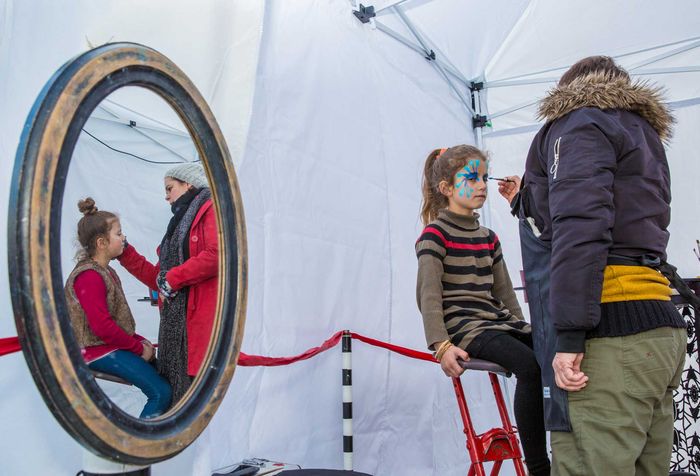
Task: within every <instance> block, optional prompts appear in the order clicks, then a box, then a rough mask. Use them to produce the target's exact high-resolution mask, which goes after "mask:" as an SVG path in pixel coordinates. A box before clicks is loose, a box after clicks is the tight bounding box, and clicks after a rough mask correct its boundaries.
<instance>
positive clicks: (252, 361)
mask: <svg viewBox="0 0 700 476" xmlns="http://www.w3.org/2000/svg"><path fill="white" fill-rule="evenodd" d="M350 335H351V336H352V338H353V339H357V340H359V341H362V342H364V343H366V344H369V345H373V346H375V347H381V348H383V349H387V350H390V351H391V352H396V353H397V354H401V355H404V356H406V357H410V358H412V359H419V360H426V361H428V362H437V361H436V360H435V359H434V358H433V356H432V355H431V354H429V353H427V352H419V351H417V350H414V349H409V348H408V347H401V346H399V345H394V344H389V343H387V342H382V341H380V340H376V339H372V338H370V337H365V336H363V335H362V334H357V333H355V332H351V333H350ZM342 336H343V331H338V332H336V333H335V334H333V335H332V336H331V337H330V338H329V339H327V340H326V341H325V342H323V344H321V345H319V346H318V347H312V348H311V349H309V350H307V351H306V352H302V353H301V354H299V355H294V356H290V357H265V356H263V355H249V354H246V353H244V352H241V353H240V355H239V357H238V365H240V366H242V367H277V366H280V365H289V364H293V363H294V362H299V361H301V360H306V359H310V358H311V357H313V356H315V355H318V354H320V353H321V352H325V351H326V350H328V349H330V348H332V347H335V346H336V345H338V342H340V338H341V337H342ZM155 345H157V344H155ZM21 349H22V348H21V347H20V345H19V339H18V338H17V337H4V338H0V356H3V355H6V354H11V353H13V352H18V351H20V350H21Z"/></svg>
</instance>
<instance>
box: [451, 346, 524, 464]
mask: <svg viewBox="0 0 700 476" xmlns="http://www.w3.org/2000/svg"><path fill="white" fill-rule="evenodd" d="M459 364H460V365H461V366H462V368H464V369H467V370H483V371H486V372H488V373H489V378H490V379H491V387H492V389H493V396H494V398H495V399H496V405H497V406H498V413H499V415H500V416H501V422H502V423H503V428H492V429H490V430H489V431H487V432H486V433H482V434H480V435H477V434H476V432H475V431H474V426H473V425H472V419H471V417H470V416H469V407H468V406H467V399H466V398H465V396H464V389H463V388H462V381H461V380H460V379H459V377H453V378H452V385H453V386H454V389H455V394H456V395H457V405H459V412H460V413H461V414H462V422H463V423H464V434H465V435H467V450H468V451H469V457H470V458H471V465H470V466H469V473H468V475H467V476H486V472H485V470H484V463H485V462H487V461H493V468H491V476H495V475H497V474H498V473H499V472H500V471H501V465H502V464H503V461H505V460H512V461H513V465H514V466H515V474H517V475H518V476H525V467H524V466H523V461H522V452H521V451H520V442H519V441H518V437H517V434H516V433H517V431H516V430H515V428H513V425H511V424H510V418H509V417H508V410H507V408H506V402H505V400H503V394H502V393H501V385H500V384H499V383H498V377H497V375H496V374H502V375H505V376H506V377H510V375H511V374H510V372H508V371H507V370H506V369H504V368H503V367H501V366H500V365H498V364H494V363H493V362H489V361H487V360H480V359H470V360H469V361H468V362H464V361H462V360H460V361H459Z"/></svg>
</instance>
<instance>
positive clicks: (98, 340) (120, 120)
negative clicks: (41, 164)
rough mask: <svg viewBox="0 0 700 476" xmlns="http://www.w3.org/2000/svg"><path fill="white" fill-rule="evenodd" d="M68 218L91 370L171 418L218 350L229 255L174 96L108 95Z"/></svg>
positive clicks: (88, 142) (110, 388) (77, 315)
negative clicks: (220, 296) (222, 257)
mask: <svg viewBox="0 0 700 476" xmlns="http://www.w3.org/2000/svg"><path fill="white" fill-rule="evenodd" d="M61 217H62V218H61V230H60V236H61V266H62V272H63V283H64V285H65V295H66V301H67V304H68V309H69V312H70V317H71V325H72V330H73V334H74V336H75V339H76V341H77V345H78V347H79V348H80V350H81V353H82V356H83V360H84V362H85V364H86V365H87V366H88V367H89V369H90V372H85V373H84V375H88V376H89V375H92V377H94V378H95V379H96V382H97V383H98V385H99V387H100V388H101V389H102V391H103V392H104V393H105V394H106V395H107V396H108V397H109V398H110V399H111V401H112V402H114V403H115V404H116V405H117V406H118V407H119V408H121V409H122V410H123V411H124V412H126V413H128V414H129V415H131V416H133V417H136V418H145V419H151V418H156V417H158V416H160V415H163V414H166V413H167V412H168V410H169V409H171V408H172V407H173V406H174V405H176V404H177V402H178V401H179V400H180V399H181V398H182V396H183V395H184V394H185V393H186V391H187V390H188V389H189V388H190V386H191V384H192V382H193V380H194V378H195V377H196V375H197V373H198V372H199V371H200V369H201V368H202V364H203V362H204V360H205V358H206V356H207V348H208V346H209V342H210V338H211V335H212V327H213V324H214V319H215V312H216V305H217V292H218V276H217V275H218V272H219V253H218V246H217V245H218V244H217V239H218V238H217V223H216V210H215V207H214V204H213V203H212V197H211V190H210V188H209V183H208V179H207V175H206V173H205V172H204V169H203V167H202V162H201V160H200V157H199V156H198V153H197V148H196V147H195V144H194V142H193V140H192V137H191V136H190V134H189V132H188V131H187V128H186V127H185V125H184V124H183V122H182V120H181V119H180V117H179V116H178V115H177V113H176V112H175V111H174V110H173V109H172V108H171V107H170V105H169V104H168V103H167V102H166V101H165V100H164V99H163V98H161V97H160V96H159V95H158V94H156V93H154V92H152V91H150V90H148V89H145V88H141V87H138V86H127V87H123V88H121V89H118V90H116V91H114V92H113V93H111V94H110V95H109V96H107V97H106V98H104V99H102V101H101V102H100V103H99V105H98V106H97V107H96V108H95V109H94V110H93V111H92V113H91V115H90V116H89V118H88V119H87V121H86V122H85V124H84V126H83V128H82V131H81V133H80V136H79V139H78V142H77V143H76V146H75V148H74V151H73V155H72V158H71V161H70V166H69V169H68V174H67V177H66V183H65V190H64V194H63V202H62V210H61Z"/></svg>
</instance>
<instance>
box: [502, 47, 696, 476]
mask: <svg viewBox="0 0 700 476" xmlns="http://www.w3.org/2000/svg"><path fill="white" fill-rule="evenodd" d="M539 113H540V116H541V117H542V118H543V119H545V121H546V123H545V125H544V126H543V127H542V129H541V130H540V131H539V132H538V133H537V135H536V136H535V138H534V140H533V142H532V145H531V147H530V151H529V154H528V157H527V162H526V170H525V175H524V177H523V183H522V187H521V189H520V192H519V193H518V195H517V196H516V197H512V195H513V193H514V190H512V189H509V187H510V185H511V184H510V183H505V182H502V183H500V184H499V185H500V191H501V193H502V194H503V195H504V196H506V198H509V199H510V198H514V199H513V200H512V201H511V204H512V206H513V212H514V213H515V214H516V215H517V216H518V217H519V218H520V221H521V226H520V232H521V244H522V251H523V265H524V268H525V277H526V281H527V284H526V285H527V290H528V296H529V297H530V309H531V312H532V311H533V309H534V308H535V307H538V306H539V308H538V309H537V310H536V312H534V313H533V315H532V316H531V318H532V324H533V335H534V336H535V340H536V342H535V347H536V349H535V350H536V351H537V352H538V354H539V355H540V358H541V359H542V362H541V365H542V370H543V379H544V381H543V385H544V397H545V416H546V418H547V420H548V421H547V428H548V429H550V430H553V431H552V438H551V443H552V451H553V456H554V458H553V474H560V475H587V476H592V475H603V474H605V475H610V474H636V475H650V476H651V475H654V476H658V475H662V474H668V470H669V461H670V456H671V447H672V439H673V400H672V391H673V389H675V388H676V387H677V386H678V384H679V382H680V376H681V372H682V370H683V364H684V350H685V345H686V338H687V332H686V329H685V323H684V321H683V319H682V317H681V316H680V314H679V313H678V312H677V311H676V309H675V306H674V305H673V304H672V303H671V301H670V294H671V289H670V287H669V281H668V280H667V279H666V277H664V276H663V275H662V274H661V273H660V272H659V271H658V270H657V268H658V267H659V266H660V264H662V263H664V262H665V260H666V245H667V243H668V239H669V233H668V230H667V227H668V225H669V222H670V201H671V189H670V175H669V168H668V163H667V161H666V154H665V151H664V142H666V141H668V140H669V139H670V136H671V126H672V124H673V117H672V116H671V114H670V112H669V111H668V109H667V107H666V106H665V105H664V104H663V102H662V100H661V96H660V92H659V89H658V88H652V87H650V86H648V85H647V84H646V83H643V82H632V81H631V80H630V77H629V75H628V73H627V72H626V71H625V70H624V69H622V68H621V67H619V66H618V65H617V64H615V62H614V61H613V60H612V59H611V58H609V57H605V56H594V57H589V58H584V59H583V60H581V61H579V62H578V63H576V64H574V65H573V66H572V67H571V68H570V69H569V70H568V71H567V72H566V73H565V74H564V75H563V76H562V77H561V79H560V81H559V84H558V86H557V87H556V88H555V89H553V90H552V91H551V92H550V93H549V94H548V95H547V97H546V98H545V99H544V100H543V101H542V102H541V104H540V110H539ZM540 300H541V301H540ZM533 301H534V302H533ZM549 366H551V367H549ZM546 367H549V369H550V372H549V375H545V369H546Z"/></svg>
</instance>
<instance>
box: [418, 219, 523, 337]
mask: <svg viewBox="0 0 700 476" xmlns="http://www.w3.org/2000/svg"><path fill="white" fill-rule="evenodd" d="M478 218H479V215H478V214H476V213H475V214H474V216H465V215H459V214H456V213H453V212H451V211H449V210H447V209H443V210H440V212H439V214H438V218H437V219H436V220H435V221H433V222H431V223H430V224H429V225H428V226H426V227H425V229H424V230H423V233H422V234H421V236H420V237H419V238H418V241H417V242H416V255H417V256H418V283H417V288H416V293H417V300H418V308H419V309H420V311H421V314H422V316H423V326H424V327H425V338H426V341H427V344H428V348H429V349H431V350H435V344H438V343H440V342H442V341H444V340H447V339H450V341H451V342H452V343H453V344H454V345H456V346H459V347H461V348H462V349H466V347H467V346H468V345H469V343H470V342H471V341H472V340H473V339H474V338H475V337H476V336H477V335H479V334H480V333H482V332H483V331H485V330H500V331H505V332H514V333H520V334H527V333H529V332H530V325H529V324H528V323H527V322H525V320H524V319H523V314H522V311H521V309H520V305H519V304H518V300H517V298H516V297H515V292H514V291H513V285H512V284H511V281H510V277H509V275H508V270H507V268H506V264H505V261H504V260H503V253H502V251H501V245H500V243H499V241H498V237H497V236H496V234H495V233H494V232H493V231H491V230H489V229H488V228H485V227H483V226H480V225H479V221H478Z"/></svg>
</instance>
